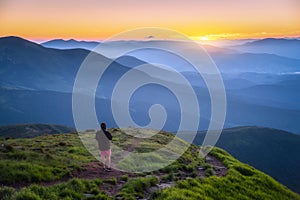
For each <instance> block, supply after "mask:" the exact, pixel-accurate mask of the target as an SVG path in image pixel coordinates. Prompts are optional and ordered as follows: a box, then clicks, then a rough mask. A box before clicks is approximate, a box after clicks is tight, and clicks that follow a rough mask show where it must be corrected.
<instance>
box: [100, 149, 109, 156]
mask: <svg viewBox="0 0 300 200" xmlns="http://www.w3.org/2000/svg"><path fill="white" fill-rule="evenodd" d="M110 154H111V150H110V149H108V150H106V151H100V156H106V157H109V156H110Z"/></svg>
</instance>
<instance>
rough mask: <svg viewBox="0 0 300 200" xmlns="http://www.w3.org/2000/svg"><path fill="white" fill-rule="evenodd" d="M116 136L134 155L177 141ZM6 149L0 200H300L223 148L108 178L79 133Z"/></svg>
mask: <svg viewBox="0 0 300 200" xmlns="http://www.w3.org/2000/svg"><path fill="white" fill-rule="evenodd" d="M110 131H111V133H112V134H113V136H114V139H113V143H114V144H117V145H118V146H120V147H122V149H126V150H128V151H129V150H130V151H133V152H145V151H149V152H151V151H153V150H155V149H158V148H161V147H162V146H163V145H166V144H167V143H169V142H170V141H171V140H172V139H173V138H174V135H173V134H171V133H167V132H163V131H161V132H160V133H158V134H156V135H154V136H152V137H150V138H147V139H142V140H141V141H139V143H136V142H134V140H135V139H134V137H133V136H128V135H126V134H125V133H124V132H123V131H122V130H120V129H111V130H110ZM133 131H139V132H143V130H136V129H133ZM83 134H84V133H83ZM86 134H90V135H91V136H92V135H93V134H94V132H91V131H89V132H86ZM175 140H177V141H178V142H184V141H181V140H180V139H178V138H175ZM0 144H1V145H0V159H1V162H0V185H2V186H1V187H0V199H51V200H53V199H145V198H146V199H300V196H299V195H298V194H296V193H293V192H292V191H290V190H289V189H288V188H286V187H285V186H283V185H281V184H280V183H278V182H276V181H275V180H274V179H272V178H271V177H270V176H268V175H266V174H264V173H262V172H260V171H258V170H256V169H254V168H253V167H251V166H249V165H247V164H244V163H241V162H239V161H238V160H236V159H235V158H233V157H232V156H231V155H229V154H228V153H226V152H225V151H224V150H221V149H219V148H214V149H213V150H212V151H211V153H210V154H209V155H208V156H207V157H206V158H203V157H201V156H199V155H200V154H199V150H200V147H197V146H194V145H192V146H190V148H189V149H188V150H187V151H186V152H185V153H184V154H183V155H182V156H181V157H180V158H179V159H178V160H176V161H175V162H173V163H172V164H170V165H168V166H167V167H164V168H162V169H159V170H156V171H153V172H144V173H129V172H122V171H117V170H113V171H112V172H110V173H104V172H103V171H102V166H101V165H100V164H99V162H97V160H96V159H95V158H94V157H93V156H92V155H91V154H90V153H89V152H88V151H87V150H86V149H85V147H84V146H83V144H82V142H81V140H80V139H79V137H78V135H77V134H74V133H73V134H72V133H70V134H52V135H42V136H38V137H35V138H17V139H12V138H4V137H0ZM113 152H114V151H113ZM114 153H117V152H114ZM126 159H128V158H126V156H124V157H120V162H119V163H121V164H122V163H123V164H124V163H125V164H126V162H122V161H126ZM127 164H128V163H127Z"/></svg>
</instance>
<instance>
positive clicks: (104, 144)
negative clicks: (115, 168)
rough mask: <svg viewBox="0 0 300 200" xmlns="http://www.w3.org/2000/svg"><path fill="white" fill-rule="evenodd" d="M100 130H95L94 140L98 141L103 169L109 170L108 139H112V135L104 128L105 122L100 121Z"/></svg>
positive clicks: (109, 152) (109, 153)
mask: <svg viewBox="0 0 300 200" xmlns="http://www.w3.org/2000/svg"><path fill="white" fill-rule="evenodd" d="M100 127H101V130H99V131H97V132H96V140H97V141H98V147H99V154H100V158H101V160H102V163H103V170H104V171H108V172H110V171H111V167H110V156H111V149H110V140H112V135H111V134H110V133H109V132H108V131H107V130H106V124H105V123H101V125H100Z"/></svg>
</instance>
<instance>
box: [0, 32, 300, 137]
mask: <svg viewBox="0 0 300 200" xmlns="http://www.w3.org/2000/svg"><path fill="white" fill-rule="evenodd" d="M153 42H155V43H158V44H161V45H162V46H164V47H167V45H170V42H166V41H165V42H162V43H159V41H153ZM129 43H130V45H135V46H139V45H141V44H139V42H138V41H135V42H134V41H130V42H129ZM119 44H120V43H118V42H117V41H115V42H113V43H112V44H111V45H112V46H109V47H107V48H110V50H111V51H114V49H115V48H117V47H118V45H119ZM121 44H122V45H120V48H127V47H126V44H128V42H126V41H122V42H121ZM210 48H211V56H212V58H213V59H214V61H215V62H216V63H217V65H218V66H219V69H220V70H221V72H222V76H223V79H224V84H225V87H226V91H227V103H228V106H227V118H226V121H225V127H234V126H241V125H249V126H252V125H258V126H265V127H273V128H278V129H283V130H287V131H291V132H294V133H300V126H299V124H298V122H299V121H300V110H299V103H298V102H299V100H300V95H299V94H300V92H298V91H299V88H298V85H299V82H300V76H299V75H297V72H298V71H299V66H300V62H299V60H298V59H290V58H286V57H280V56H276V55H271V54H240V53H237V52H234V51H230V52H227V51H226V49H223V48H221V49H220V48H214V47H211V46H210ZM147 51H148V50H144V51H139V52H138V53H137V54H133V55H131V54H130V55H126V56H122V57H120V58H118V59H117V60H115V61H114V62H112V64H111V65H110V66H109V69H108V70H106V72H105V73H104V76H103V77H102V79H101V80H100V82H99V84H98V89H97V92H96V110H97V112H98V115H99V118H100V119H101V120H103V121H107V122H108V123H109V125H110V126H116V124H115V122H114V119H113V116H112V113H111V109H110V106H111V104H110V98H111V94H112V90H113V87H114V86H115V83H116V81H118V80H119V78H120V77H121V76H122V75H123V74H125V73H126V72H127V71H129V70H131V69H133V68H134V67H135V66H138V65H140V64H145V63H147V62H146V61H145V60H147ZM190 51H191V52H192V50H190ZM89 53H90V51H88V50H85V49H67V50H60V49H53V48H46V47H43V46H41V45H38V44H35V43H33V42H29V41H27V40H24V39H22V38H18V37H5V38H0V66H1V68H0V75H1V80H0V90H1V93H0V102H1V104H0V110H1V112H0V115H1V116H0V118H1V120H0V125H7V124H20V123H48V124H63V125H67V126H71V127H74V122H73V117H72V106H71V105H72V95H71V93H72V89H73V84H74V80H75V76H76V73H77V71H78V69H79V67H80V65H81V63H82V62H83V61H84V59H85V58H86V56H87V55H88V54H89ZM153 53H155V52H153ZM95 56H96V57H99V58H101V59H105V60H109V58H106V57H104V56H103V55H100V54H95ZM135 56H137V57H138V58H136V57H135ZM141 57H142V58H143V59H140V58H141ZM161 59H164V58H162V57H157V58H156V61H161ZM152 61H153V60H152ZM154 61H155V60H154ZM164 62H166V63H171V64H172V63H174V62H173V61H172V59H170V62H168V60H164ZM178 63H179V62H177V64H178ZM174 64H176V63H174ZM171 66H172V65H171ZM175 67H177V68H178V69H180V66H179V65H178V66H175ZM187 67H188V66H186V67H183V71H181V73H182V74H183V75H184V76H185V77H186V78H187V80H189V81H190V82H191V84H192V85H193V87H194V89H195V91H196V93H197V96H198V98H199V99H201V101H200V102H199V106H200V107H201V122H200V130H205V129H207V127H208V123H209V119H210V108H209V106H210V97H209V94H208V91H207V89H206V85H205V82H204V81H203V80H202V78H201V76H199V75H198V74H195V73H194V72H193V71H185V70H184V69H185V68H187ZM158 72H159V70H158ZM146 76H149V75H147V74H145V73H143V72H139V77H146ZM151 76H152V78H153V80H157V79H160V80H164V81H168V82H170V83H172V84H176V83H173V82H172V80H171V79H170V80H169V79H168V77H161V75H160V73H153V74H151ZM88 80H89V77H87V81H88ZM211 82H214V81H213V79H212V80H211ZM136 94H139V95H135V97H136V98H133V99H132V101H131V104H130V105H131V108H130V110H131V112H132V115H133V118H134V119H136V120H137V121H139V123H140V124H147V122H148V120H149V118H148V115H147V114H146V115H145V112H147V109H148V108H149V107H150V106H151V105H153V103H160V104H162V105H164V106H165V108H166V109H167V111H168V112H169V113H170V115H169V117H170V119H169V121H167V123H166V126H165V129H166V130H169V131H173V130H176V128H177V125H176V123H175V122H179V120H180V116H179V115H180V111H179V110H178V109H179V107H178V103H176V101H174V100H172V98H173V97H172V95H171V94H170V95H169V96H168V95H167V94H168V93H167V90H165V89H164V88H158V87H157V86H151V87H150V86H149V87H147V89H146V88H144V89H142V88H141V90H139V91H138V92H137V93H136ZM153 96H160V97H161V98H155V99H154V98H153ZM100 110H102V112H105V113H106V114H105V115H101V113H100ZM45 113H47V114H45Z"/></svg>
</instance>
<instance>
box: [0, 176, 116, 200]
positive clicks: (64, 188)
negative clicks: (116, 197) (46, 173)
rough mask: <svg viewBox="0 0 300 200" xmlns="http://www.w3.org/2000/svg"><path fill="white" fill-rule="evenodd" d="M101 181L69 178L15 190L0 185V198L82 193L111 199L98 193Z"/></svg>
mask: <svg viewBox="0 0 300 200" xmlns="http://www.w3.org/2000/svg"><path fill="white" fill-rule="evenodd" d="M101 183H102V181H101V180H99V179H95V180H83V179H76V178H75V179H71V180H69V181H68V182H67V183H60V184H57V185H53V186H49V187H45V186H40V185H37V184H32V185H31V186H29V187H27V188H22V189H21V190H19V191H17V190H15V189H14V188H11V187H0V199H3V200H6V199H7V200H8V199H9V200H24V199H26V200H27V199H28V200H31V199H32V200H40V199H49V200H50V199H51V200H60V199H78V200H81V199H85V196H84V194H91V195H92V197H91V198H89V199H111V198H110V197H109V196H107V194H104V193H100V191H99V189H98V187H99V184H101Z"/></svg>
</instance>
